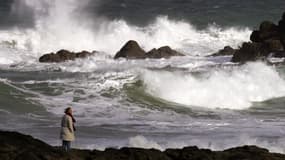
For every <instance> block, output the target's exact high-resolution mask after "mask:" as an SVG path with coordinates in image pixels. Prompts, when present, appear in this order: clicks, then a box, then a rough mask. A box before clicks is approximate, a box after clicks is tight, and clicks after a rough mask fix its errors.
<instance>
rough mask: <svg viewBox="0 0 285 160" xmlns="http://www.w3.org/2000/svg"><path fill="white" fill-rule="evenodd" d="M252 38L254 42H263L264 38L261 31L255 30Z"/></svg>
mask: <svg viewBox="0 0 285 160" xmlns="http://www.w3.org/2000/svg"><path fill="white" fill-rule="evenodd" d="M250 40H251V41H252V42H262V39H261V38H260V31H253V32H252V33H251V35H250Z"/></svg>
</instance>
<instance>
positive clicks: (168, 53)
mask: <svg viewBox="0 0 285 160" xmlns="http://www.w3.org/2000/svg"><path fill="white" fill-rule="evenodd" d="M172 56H184V54H182V53H179V52H177V51H176V50H173V49H171V48H170V47H169V46H164V47H160V48H158V49H156V48H154V49H152V50H151V51H149V52H147V53H146V57H147V58H170V57H172Z"/></svg>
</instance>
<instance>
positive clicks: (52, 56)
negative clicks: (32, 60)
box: [39, 49, 95, 63]
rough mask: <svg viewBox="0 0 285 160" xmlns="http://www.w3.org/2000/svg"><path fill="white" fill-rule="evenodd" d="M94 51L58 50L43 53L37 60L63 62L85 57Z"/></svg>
mask: <svg viewBox="0 0 285 160" xmlns="http://www.w3.org/2000/svg"><path fill="white" fill-rule="evenodd" d="M94 53H95V51H94V52H88V51H81V52H78V53H74V52H71V51H68V50H64V49H62V50H59V51H57V52H56V53H48V54H44V55H43V56H41V57H40V58H39V61H40V62H42V63H59V62H64V61H68V60H75V59H76V58H86V57H88V56H91V55H93V54H94Z"/></svg>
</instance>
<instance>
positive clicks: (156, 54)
mask: <svg viewBox="0 0 285 160" xmlns="http://www.w3.org/2000/svg"><path fill="white" fill-rule="evenodd" d="M172 56H184V55H183V54H182V53H179V52H177V51H175V50H173V49H171V48H170V47H169V46H164V47H161V48H159V49H156V48H154V49H152V50H151V51H149V52H147V53H146V52H145V51H144V50H143V49H142V48H141V47H140V46H139V44H138V43H137V42H136V41H133V40H130V41H128V42H127V43H126V44H125V45H124V46H123V47H122V49H121V50H120V51H119V52H117V54H116V55H115V57H114V58H115V59H117V58H127V59H145V58H170V57H172Z"/></svg>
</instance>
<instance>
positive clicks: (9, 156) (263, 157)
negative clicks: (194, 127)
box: [0, 131, 285, 160]
mask: <svg viewBox="0 0 285 160" xmlns="http://www.w3.org/2000/svg"><path fill="white" fill-rule="evenodd" d="M0 159H1V160H55V159H56V160H285V155H284V154H278V153H270V152H269V151H268V150H267V149H263V148H259V147H256V146H242V147H236V148H231V149H227V150H224V151H211V150H208V149H199V148H198V147H195V146H193V147H185V148H183V149H166V150H165V151H159V150H156V149H141V148H121V149H113V148H108V149H106V150H105V151H98V150H80V149H72V151H70V152H68V153H66V152H63V151H62V150H61V149H60V148H59V147H53V146H50V145H48V144H46V143H44V142H42V141H40V140H38V139H35V138H33V137H31V136H29V135H24V134H20V133H17V132H8V131H0Z"/></svg>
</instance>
